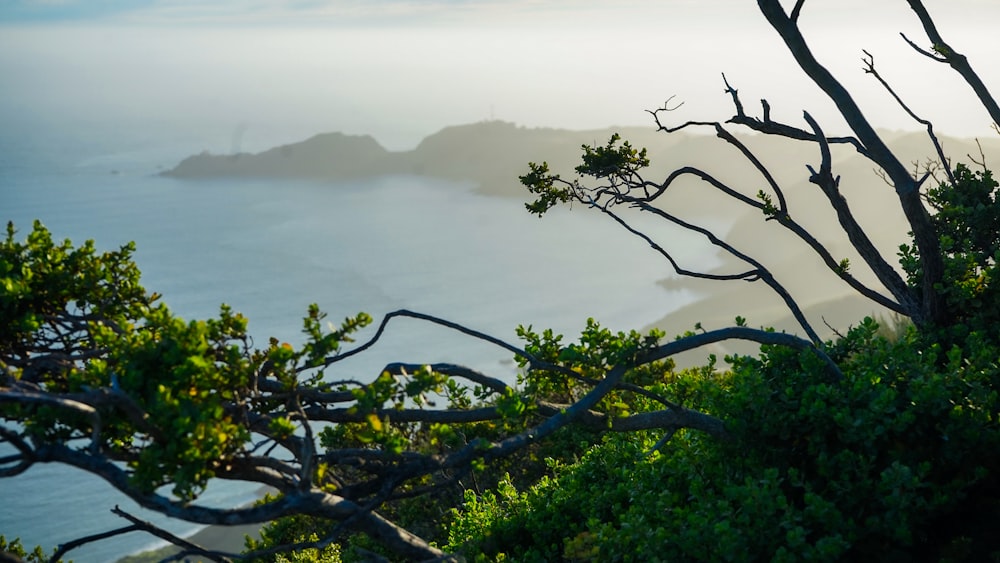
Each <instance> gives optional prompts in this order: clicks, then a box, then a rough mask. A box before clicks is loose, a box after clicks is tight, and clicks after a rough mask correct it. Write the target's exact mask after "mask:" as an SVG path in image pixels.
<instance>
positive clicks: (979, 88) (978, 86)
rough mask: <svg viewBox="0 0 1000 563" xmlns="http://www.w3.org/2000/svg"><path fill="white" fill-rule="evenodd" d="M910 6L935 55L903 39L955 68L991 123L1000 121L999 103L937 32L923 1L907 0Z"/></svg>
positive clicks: (931, 56)
mask: <svg viewBox="0 0 1000 563" xmlns="http://www.w3.org/2000/svg"><path fill="white" fill-rule="evenodd" d="M907 3H908V4H909V5H910V8H911V9H912V10H913V12H914V13H916V14H917V18H919V19H920V24H921V25H922V26H923V28H924V32H925V33H926V34H927V37H928V39H930V40H931V44H932V45H933V49H934V52H935V53H936V54H937V56H933V55H931V54H930V53H928V52H927V51H924V50H923V49H920V48H918V47H917V46H916V45H914V43H913V42H912V41H910V40H909V39H906V36H905V35H904V36H903V39H905V40H906V42H907V43H909V44H910V46H912V47H913V48H914V49H916V50H917V51H918V52H920V53H922V54H924V55H927V56H929V57H930V58H932V59H934V60H936V61H938V62H945V63H948V65H949V66H951V68H953V69H955V71H956V72H958V74H959V75H961V76H962V78H963V79H965V82H966V84H968V85H969V86H971V87H972V91H973V92H975V93H976V97H977V98H979V101H980V102H981V103H982V104H983V107H984V108H985V109H986V111H987V112H988V113H989V114H990V118H992V119H993V123H1000V105H997V101H996V99H994V98H993V94H991V93H990V91H989V89H988V88H987V87H986V84H984V83H983V81H982V79H981V78H979V75H978V74H976V71H974V70H973V69H972V65H970V64H969V60H968V59H967V58H966V57H965V55H963V54H961V53H959V52H957V51H955V50H954V49H953V48H952V47H951V45H949V44H948V43H947V42H946V41H945V40H944V38H943V37H941V34H940V33H939V32H938V29H937V25H936V24H935V23H934V20H933V19H931V16H930V14H929V13H928V12H927V8H925V7H924V3H923V2H922V1H921V0H907Z"/></svg>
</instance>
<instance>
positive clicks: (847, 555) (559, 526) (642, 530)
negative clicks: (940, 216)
mask: <svg viewBox="0 0 1000 563" xmlns="http://www.w3.org/2000/svg"><path fill="white" fill-rule="evenodd" d="M964 344H965V346H964V347H958V346H955V347H952V348H951V349H949V350H947V351H945V350H942V349H941V346H940V345H933V344H931V345H928V344H927V342H926V341H924V340H921V339H920V338H919V337H918V335H917V333H916V331H915V330H912V329H911V330H910V331H909V332H907V333H906V334H904V336H903V337H902V338H900V339H899V340H896V341H894V342H893V341H890V340H887V339H886V338H884V337H883V336H880V335H879V327H878V324H877V323H875V322H874V321H872V320H871V319H866V320H865V321H864V322H862V323H861V324H860V325H859V326H857V327H856V328H854V329H853V330H851V331H850V333H849V334H848V335H846V337H845V338H844V339H842V340H840V341H839V342H837V343H833V344H831V350H832V351H833V352H834V354H835V355H836V356H837V358H836V359H837V360H838V362H839V363H840V365H841V367H842V369H843V372H844V374H845V380H843V381H839V382H831V381H829V380H828V377H829V376H828V375H827V374H826V372H824V371H823V370H822V369H818V368H817V366H815V365H813V364H814V363H815V360H814V357H813V356H812V355H811V354H809V353H800V352H796V351H790V350H788V349H784V348H776V347H774V348H769V347H765V348H764V349H763V350H762V353H761V355H760V357H759V358H749V357H740V358H733V359H731V361H732V366H731V369H730V370H729V371H728V372H726V373H725V374H724V376H720V377H718V378H717V380H716V382H715V383H714V384H713V385H712V386H700V387H698V393H697V396H696V399H697V400H698V401H699V404H710V405H714V408H715V409H716V414H718V415H720V416H722V417H723V418H724V419H726V420H727V421H729V430H730V432H731V434H732V439H731V440H728V441H721V440H714V439H711V438H708V437H706V436H704V435H702V434H699V433H695V432H682V433H678V435H676V436H674V437H673V439H672V440H671V441H670V442H669V444H668V445H667V446H666V447H665V448H662V449H661V450H659V451H656V452H651V448H652V447H653V445H654V443H655V442H656V441H657V439H658V438H659V436H657V435H655V434H651V433H641V434H633V435H608V436H606V437H605V438H604V440H603V442H602V443H601V444H599V445H597V446H595V447H594V448H592V449H591V450H590V451H589V452H588V453H587V454H586V455H585V456H584V457H583V459H582V460H581V461H580V462H579V463H577V464H573V465H571V466H565V467H561V468H559V472H558V476H557V477H555V478H553V479H543V480H542V481H541V482H539V483H538V484H537V485H535V486H533V487H530V488H527V489H526V490H524V491H517V490H515V489H514V487H513V486H512V485H510V484H509V483H502V484H501V486H500V487H498V489H497V490H496V491H491V492H488V493H485V494H482V495H474V494H472V493H469V492H467V493H466V502H465V504H464V506H463V507H462V508H461V510H460V511H458V512H457V514H456V519H455V522H454V524H453V525H452V526H451V529H450V530H449V545H448V546H447V548H446V549H454V550H457V551H460V552H462V553H465V554H466V555H467V556H469V558H470V559H477V558H478V559H477V560H480V559H481V560H494V559H506V560H511V561H553V560H570V561H587V560H592V561H633V560H634V561H655V560H663V561H680V560H684V561H687V560H697V561H755V560H762V559H764V560H768V559H770V560H777V561H797V560H820V561H831V560H841V559H852V560H912V559H924V558H927V557H929V558H931V559H935V560H937V559H940V560H963V559H968V558H974V559H981V558H984V557H987V556H993V555H994V554H1000V551H998V550H1000V543H998V542H997V541H996V540H995V539H994V538H993V531H992V530H993V529H994V528H993V526H995V525H996V524H998V523H1000V511H998V506H997V503H996V498H997V495H996V490H995V488H996V477H995V475H996V469H997V466H998V462H1000V447H998V446H1000V429H998V427H997V412H998V407H1000V404H998V400H997V381H998V379H997V378H998V375H1000V370H998V368H997V363H996V361H997V357H998V351H1000V350H998V349H997V347H995V346H993V345H990V344H989V343H988V342H987V340H986V339H984V338H982V337H981V336H979V335H978V334H977V333H972V334H970V335H969V337H968V339H967V340H966V342H965V343H964Z"/></svg>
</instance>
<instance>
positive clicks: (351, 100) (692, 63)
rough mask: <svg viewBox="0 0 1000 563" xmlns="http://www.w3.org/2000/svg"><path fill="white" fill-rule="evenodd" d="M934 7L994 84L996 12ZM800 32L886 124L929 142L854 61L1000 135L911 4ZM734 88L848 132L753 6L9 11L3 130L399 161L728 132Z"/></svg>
mask: <svg viewBox="0 0 1000 563" xmlns="http://www.w3.org/2000/svg"><path fill="white" fill-rule="evenodd" d="M786 3H787V4H791V2H786ZM926 4H927V6H928V9H929V10H930V11H931V13H932V15H934V16H936V18H937V19H938V21H939V28H940V30H941V32H942V34H943V35H944V37H945V38H946V39H947V40H949V41H950V42H951V43H952V45H953V46H954V47H955V48H956V49H958V50H959V51H960V52H963V53H965V54H966V55H968V56H969V57H970V59H971V60H972V62H973V65H974V68H976V69H977V70H979V72H980V73H981V75H982V76H983V78H984V79H985V80H986V82H987V84H1000V68H997V66H996V65H993V64H987V62H992V61H995V60H998V59H1000V42H997V41H995V40H994V39H993V37H995V35H994V33H995V31H994V30H995V29H996V26H997V23H1000V2H995V1H993V0H927V2H926ZM801 22H802V27H803V30H804V31H805V34H806V37H807V39H808V40H809V41H810V44H811V46H812V48H813V50H814V51H815V52H816V54H817V56H818V57H819V58H820V60H821V61H822V62H823V63H824V64H826V65H827V66H828V67H829V68H830V70H831V71H833V72H834V73H835V75H837V76H838V78H840V79H841V80H842V81H843V82H844V84H845V85H847V86H848V88H850V89H851V90H852V91H853V92H854V93H855V95H856V97H857V98H858V100H859V101H861V102H862V105H863V107H865V108H868V115H869V117H870V119H871V120H872V121H873V122H874V123H875V124H876V125H877V126H880V127H885V128H892V129H917V128H918V126H917V124H916V123H914V122H913V120H912V119H910V118H909V117H907V116H906V115H905V114H904V113H903V112H902V111H901V110H900V109H899V107H898V106H897V105H896V104H895V102H893V101H892V99H891V98H889V96H888V95H887V94H886V93H885V91H884V90H883V89H882V88H881V87H880V86H878V84H876V83H875V81H874V80H872V78H871V77H869V76H866V75H865V74H864V72H862V68H861V56H862V49H868V50H869V51H871V52H872V53H873V54H874V55H875V61H876V64H877V66H878V68H879V70H880V72H882V73H883V75H884V76H885V77H886V78H887V79H888V80H889V81H890V82H891V83H892V84H893V86H894V87H895V88H897V89H898V91H899V92H900V94H901V95H903V97H904V99H906V101H907V102H908V103H909V104H911V106H912V107H913V109H914V110H915V111H916V112H917V113H918V114H920V115H921V117H925V118H927V119H931V120H933V121H934V122H935V124H936V125H937V128H938V129H939V130H941V131H944V132H948V133H952V134H958V135H963V136H975V135H978V136H984V135H989V134H991V130H990V128H989V125H990V121H989V118H988V117H987V116H986V114H985V112H983V111H982V110H980V109H979V108H978V107H977V106H976V103H975V98H974V97H973V96H972V94H971V92H970V90H969V88H968V87H967V86H964V85H963V84H962V83H961V82H960V80H958V77H957V75H956V74H955V73H954V72H953V71H950V70H949V69H947V68H946V67H945V66H944V65H940V64H937V63H934V62H932V61H930V60H928V59H926V58H924V57H921V56H920V55H918V54H916V53H915V52H914V51H913V50H912V49H910V48H909V47H908V46H906V44H905V43H904V42H903V41H902V39H901V38H900V37H899V35H898V34H899V32H904V33H906V34H907V35H908V36H909V37H911V38H913V39H914V40H915V41H916V42H917V43H918V44H920V45H927V44H928V41H927V39H926V37H925V36H924V35H923V34H922V32H921V30H920V27H919V24H918V22H917V20H916V18H915V16H913V14H912V12H910V11H909V9H908V7H907V6H906V3H905V2H904V1H903V0H898V1H896V0H878V2H873V1H871V0H867V1H860V0H811V1H807V2H806V4H805V9H804V10H803V15H802V19H801ZM991 67H992V68H991ZM722 73H725V74H726V76H727V78H728V79H729V81H730V83H732V84H733V86H735V87H737V88H738V89H739V91H740V94H741V96H742V97H743V102H744V104H745V105H746V106H747V109H748V111H750V112H753V113H757V112H758V108H759V105H758V100H759V99H761V98H766V99H767V100H768V101H769V102H770V104H771V107H772V112H773V114H772V115H773V117H774V118H776V119H781V120H784V121H786V122H789V123H791V124H794V125H802V119H801V115H802V111H803V110H808V111H810V113H812V114H813V115H815V116H817V117H818V118H820V120H821V123H822V124H823V125H824V128H825V129H826V130H827V132H829V133H835V132H840V131H841V130H842V128H843V124H842V123H841V122H840V121H839V119H838V118H837V115H836V112H835V111H834V108H833V106H832V104H831V103H830V102H829V101H828V100H826V99H825V98H824V97H823V95H822V93H821V92H819V91H818V89H817V88H816V87H815V86H813V85H812V84H810V83H809V82H808V80H807V79H806V78H805V77H804V76H803V75H802V73H801V72H800V71H798V69H797V68H796V67H795V66H794V61H793V60H792V58H791V56H790V55H789V54H788V53H787V51H786V50H785V49H784V47H783V45H782V44H781V42H780V40H779V39H778V37H777V35H776V33H775V32H774V31H773V30H771V29H770V28H769V27H768V25H767V23H766V21H765V20H764V19H763V17H762V16H761V15H760V14H759V12H758V11H757V7H756V3H755V2H752V1H750V0H666V1H659V2H654V1H640V0H623V1H619V2H613V3H612V2H601V1H596V0H579V1H565V0H564V1H543V0H507V1H499V0H492V1H490V0H486V1H476V0H428V1H417V0H215V1H194V0H178V1H166V0H0V77H3V78H2V79H0V80H2V81H3V90H4V95H3V96H2V99H0V118H3V119H5V120H11V119H16V120H22V121H29V122H30V121H31V120H36V121H39V122H46V123H66V124H71V123H72V124H86V123H88V122H89V121H102V122H111V121H115V122H123V123H124V122H128V123H132V124H143V125H144V126H148V127H158V126H159V127H189V128H201V129H203V130H204V131H206V132H208V134H214V135H216V137H217V138H218V143H219V144H220V145H221V144H225V143H228V142H232V141H231V139H232V135H231V134H224V132H227V131H228V132H233V131H240V132H241V133H240V136H241V139H242V140H241V143H246V145H247V147H245V148H249V149H257V150H259V149H263V148H266V146H269V145H271V144H274V143H277V142H291V141H293V140H297V139H298V138H303V137H305V136H309V135H311V134H315V133H320V132H325V131H344V132H347V133H367V134H373V135H374V136H375V137H376V138H377V139H378V140H379V141H380V142H382V143H383V144H384V145H386V146H387V147H389V148H393V149H402V148H407V147H410V146H413V145H415V144H416V142H418V141H419V140H420V138H422V137H423V136H426V135H428V134H430V133H433V132H434V131H436V130H438V129H440V128H442V127H444V126H447V125H455V124H461V123H470V122H476V121H481V120H485V119H503V120H507V121H513V122H515V123H518V124H520V125H525V126H532V127H541V126H545V127H562V128H571V129H588V128H599V127H607V126H615V125H619V126H620V125H649V124H651V121H650V119H649V116H648V114H647V113H646V112H645V111H644V110H647V109H652V108H656V107H659V106H661V105H662V104H663V103H664V102H665V100H667V99H671V98H672V100H673V101H674V102H675V103H676V102H683V103H684V104H683V106H681V108H680V109H678V110H677V111H675V112H674V113H673V114H672V115H671V117H674V116H676V119H677V121H678V122H680V121H686V120H724V119H726V118H727V117H729V116H730V115H732V112H733V109H732V105H731V102H730V99H729V98H728V96H726V95H725V93H724V92H723V83H722V78H721V75H722ZM207 148H210V149H219V150H227V149H228V148H229V147H221V146H210V147H207ZM241 148H243V147H241Z"/></svg>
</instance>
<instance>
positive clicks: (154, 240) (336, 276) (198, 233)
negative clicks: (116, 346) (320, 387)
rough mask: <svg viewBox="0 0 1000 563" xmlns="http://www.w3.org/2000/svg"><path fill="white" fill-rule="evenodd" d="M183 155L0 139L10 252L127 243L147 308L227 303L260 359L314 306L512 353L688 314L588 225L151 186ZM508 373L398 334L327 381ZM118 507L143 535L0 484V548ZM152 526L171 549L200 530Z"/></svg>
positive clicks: (90, 142) (564, 214)
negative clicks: (551, 335)
mask: <svg viewBox="0 0 1000 563" xmlns="http://www.w3.org/2000/svg"><path fill="white" fill-rule="evenodd" d="M190 138H194V137H193V136H184V135H164V136H163V137H158V136H157V134H156V131H149V130H148V129H140V128H139V127H134V128H133V129H132V130H128V129H114V128H105V129H101V130H99V131H87V130H83V131H80V130H75V131H73V132H72V133H70V132H67V131H66V130H63V129H60V128H58V127H52V128H48V129H46V128H32V129H30V130H28V129H25V130H17V129H16V128H15V129H10V128H8V129H7V130H6V131H5V132H2V133H0V219H2V220H4V221H5V222H6V221H14V223H15V226H16V227H17V228H18V230H19V231H20V234H21V236H24V235H26V234H27V233H28V232H29V231H30V229H31V222H32V221H33V220H35V219H39V220H41V221H42V222H43V223H44V224H45V225H46V226H47V227H48V228H50V229H51V230H52V232H53V234H54V236H55V237H57V238H60V239H61V238H71V239H72V240H73V241H74V242H76V243H82V242H83V241H84V240H85V239H94V240H95V241H96V242H97V245H98V248H102V249H112V248H115V247H117V246H120V245H122V244H125V243H126V242H128V241H135V242H136V243H137V246H138V250H137V252H136V254H135V259H136V261H137V263H138V264H139V266H140V268H141V269H142V271H143V281H144V285H145V287H146V288H147V289H148V290H150V291H157V292H159V293H162V294H163V295H164V300H165V302H166V303H167V304H168V305H169V306H170V307H171V308H172V309H173V310H174V311H175V312H177V313H178V314H180V315H182V316H184V317H186V318H204V317H208V316H212V315H214V314H215V313H217V311H218V307H219V304H220V303H228V304H230V305H231V306H232V307H233V308H234V309H235V310H237V311H240V312H242V313H243V314H245V315H246V316H247V317H248V318H249V319H250V332H251V334H252V335H253V336H254V338H255V341H256V342H258V343H261V344H264V343H266V342H267V338H268V337H270V336H275V337H277V338H279V339H281V340H284V341H290V342H298V341H300V340H301V338H300V333H299V331H300V328H301V318H302V316H303V315H304V314H305V311H306V308H307V306H308V304H309V303H313V302H315V303H318V304H319V305H320V307H321V308H322V309H323V310H324V311H326V312H328V313H329V315H330V319H331V320H332V321H334V322H335V323H336V322H339V320H340V319H341V318H343V317H344V316H347V315H353V314H355V313H357V312H359V311H365V312H368V313H370V314H371V315H372V316H373V317H375V319H376V321H377V320H378V319H379V317H380V316H381V315H384V314H385V313H387V312H389V311H392V310H395V309H399V308H407V309H413V310H416V311H420V312H424V313H429V314H434V315H439V316H443V317H446V318H448V319H450V320H453V321H456V322H459V323H462V324H465V325H467V326H469V327H471V328H475V329H479V330H483V331H486V332H489V333H490V334H492V335H494V336H497V337H500V338H504V339H507V340H509V341H511V342H515V341H516V339H515V336H514V329H515V327H516V326H517V325H519V324H525V325H528V324H531V325H533V326H534V327H535V328H538V329H541V328H552V329H554V330H556V331H557V332H563V333H565V334H567V337H571V336H572V335H573V334H575V333H577V332H579V330H581V329H582V328H583V327H584V325H585V322H586V319H587V317H594V318H596V319H597V320H598V321H600V322H601V323H602V324H604V325H605V326H608V327H610V328H612V329H613V330H629V329H633V328H636V329H638V328H641V327H642V326H644V325H647V324H649V323H651V322H653V321H655V320H657V319H659V318H661V317H662V316H663V315H664V314H665V313H667V312H669V311H670V310H672V309H674V308H676V307H678V306H680V305H682V304H684V303H687V302H689V301H691V300H692V299H693V298H694V296H693V295H691V294H689V293H684V292H671V291H667V290H665V289H663V287H661V286H658V285H656V282H657V281H658V280H660V279H663V278H665V277H669V276H670V275H671V274H672V273H671V271H670V270H669V267H668V264H666V263H665V262H663V261H662V260H659V259H658V258H657V256H656V254H655V253H653V252H652V251H651V250H650V249H649V248H648V247H646V246H644V245H643V243H642V242H641V241H639V240H638V239H635V238H634V237H631V236H630V235H628V234H627V233H625V232H624V231H622V230H621V229H620V228H618V227H616V226H615V225H613V224H612V223H611V222H610V221H607V220H605V219H603V218H602V217H600V215H599V214H597V213H588V212H586V211H585V210H582V209H577V210H574V211H572V212H571V211H569V210H556V211H554V212H552V213H550V215H549V216H547V217H546V218H545V219H543V220H539V219H538V218H536V217H534V216H531V215H529V214H528V213H527V212H526V211H525V210H524V208H523V200H520V199H515V198H495V197H486V196H482V195H478V194H476V193H475V192H474V191H473V190H472V189H471V188H472V187H471V186H466V185H457V184H450V183H445V182H440V181H434V180H430V179H427V178H418V177H385V178H377V179H371V180H365V181H359V182H353V183H344V184H324V183H316V182H284V181H273V180H269V181H235V180H213V181H203V182H193V181H180V180H175V179H170V178H164V177H160V176H157V175H156V172H157V170H158V169H160V167H163V166H171V165H173V164H174V163H175V162H176V161H177V159H179V158H180V157H181V156H183V155H185V154H186V153H191V152H197V151H198V150H200V149H201V148H202V147H201V146H187V145H185V144H184V143H182V142H180V139H183V140H185V142H186V141H187V140H188V139H190ZM541 157H544V155H540V158H541ZM512 181H515V182H516V179H514V178H512ZM684 247H685V244H684V242H683V241H682V240H678V245H677V247H676V248H678V249H679V250H680V257H682V258H683V259H685V260H686V261H687V263H688V264H691V263H702V264H704V263H706V262H708V261H711V259H708V260H706V259H705V258H704V257H697V256H692V255H690V252H689V255H688V256H684V250H683V249H684ZM692 248H694V247H693V246H692ZM692 252H693V251H692ZM683 328H687V327H681V328H680V329H679V330H683ZM371 333H372V331H371V330H368V331H366V332H365V333H364V334H363V335H362V336H361V338H364V337H365V336H366V335H370V334H371ZM510 360H511V358H510V355H509V354H507V353H505V352H503V351H500V350H497V349H495V348H492V347H490V346H487V345H485V344H483V343H481V342H477V341H474V340H470V339H469V338H467V337H461V336H459V335H456V334H454V333H450V332H448V331H446V330H443V329H440V328H436V327H432V326H428V325H427V324H422V323H419V322H416V321H410V320H402V321H399V322H398V323H397V324H396V325H394V326H392V327H391V330H390V331H389V333H388V334H387V335H386V338H385V340H384V341H383V342H382V343H380V344H379V345H378V346H376V347H375V348H373V349H372V350H370V351H368V352H367V353H365V354H361V355H360V356H358V357H356V358H354V359H352V360H350V361H348V362H344V364H343V365H339V366H338V367H337V369H336V370H333V371H331V372H330V377H335V378H336V377H343V378H349V379H362V380H363V379H370V378H373V377H374V376H375V375H377V373H378V372H379V371H380V368H381V367H382V366H384V365H385V364H386V363H388V362H392V361H407V362H437V361H448V362H456V363H464V364H468V365H472V366H474V367H476V368H478V369H481V370H483V371H485V372H487V373H489V374H492V375H496V376H499V377H503V378H505V379H508V380H511V379H513V378H514V377H515V372H514V368H513V365H512V362H511V361H510ZM255 494H256V488H255V487H253V486H249V485H244V484H231V483H213V484H212V485H211V486H210V488H209V491H208V492H207V493H206V495H205V496H204V497H203V498H202V499H201V500H199V502H200V503H203V504H208V505H212V506H235V505H239V504H243V503H246V502H249V501H251V500H252V499H253V498H254V495H255ZM115 505H121V506H122V508H125V509H126V510H131V511H133V513H135V514H137V515H140V516H141V517H144V518H150V519H155V515H153V514H150V513H147V512H145V511H142V510H140V509H138V508H137V507H136V506H135V505H134V504H133V503H131V502H129V501H128V499H127V498H125V497H124V496H123V495H121V494H119V493H117V492H116V491H115V490H113V489H112V488H111V487H110V486H109V485H107V484H105V483H104V482H103V481H101V480H100V479H97V478H95V477H92V476H90V475H87V474H84V473H82V472H79V471H76V470H72V469H69V468H66V467H61V466H46V465H38V466H35V467H32V468H31V469H30V470H28V471H27V472H26V473H24V474H22V475H20V476H18V477H16V478H9V479H0V533H2V534H4V535H6V536H7V537H8V538H13V537H18V536H19V537H20V538H21V539H22V541H23V542H24V543H25V544H26V545H35V544H41V545H43V546H45V547H46V548H51V547H53V546H55V545H57V544H59V543H60V542H64V541H68V540H71V539H74V538H76V537H79V536H82V535H86V534H94V533H98V532H102V531H106V530H109V529H113V528H116V527H120V526H123V525H125V524H126V523H125V522H124V521H122V520H121V519H119V518H117V517H116V516H114V515H112V514H111V512H110V510H111V509H112V508H113V507H114V506H115ZM157 521H158V522H164V523H165V525H166V526H167V527H168V528H169V529H171V530H173V531H175V532H177V533H190V532H193V531H194V530H196V529H197V527H198V526H197V525H193V524H190V523H185V522H165V521H164V520H163V519H159V520H157ZM155 543H156V541H155V538H151V537H150V536H145V535H140V534H130V535H126V536H120V537H118V538H115V539H111V540H107V541H104V542H99V543H97V544H92V545H90V546H87V547H85V548H81V549H79V550H75V551H73V552H72V553H71V554H70V557H72V558H73V559H75V560H76V561H82V562H89V561H111V560H114V559H115V558H117V557H119V556H121V555H125V554H128V553H131V552H134V551H136V550H139V549H143V548H147V547H150V546H151V545H154V544H155Z"/></svg>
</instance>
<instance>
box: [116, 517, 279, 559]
mask: <svg viewBox="0 0 1000 563" xmlns="http://www.w3.org/2000/svg"><path fill="white" fill-rule="evenodd" d="M263 526H264V524H242V525H239V526H220V525H210V526H205V527H204V528H202V529H200V530H198V531H197V532H195V533H193V534H191V535H189V536H185V537H184V539H185V540H187V541H189V542H191V543H193V544H197V545H199V546H201V547H204V548H206V549H211V550H216V551H224V552H227V553H240V552H242V551H243V548H244V537H245V536H251V537H254V538H259V537H260V530H261V528H263ZM179 551H180V548H179V547H177V546H175V545H170V544H168V545H164V546H162V547H158V548H153V549H149V550H146V551H140V552H138V553H133V554H130V555H126V556H125V557H121V558H119V559H118V561H117V563H145V562H147V561H149V562H152V561H160V560H162V559H163V558H164V557H167V556H169V555H172V554H174V553H178V552H179ZM199 560H200V559H191V558H187V557H185V558H184V559H182V560H181V561H191V562H193V561H199Z"/></svg>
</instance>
